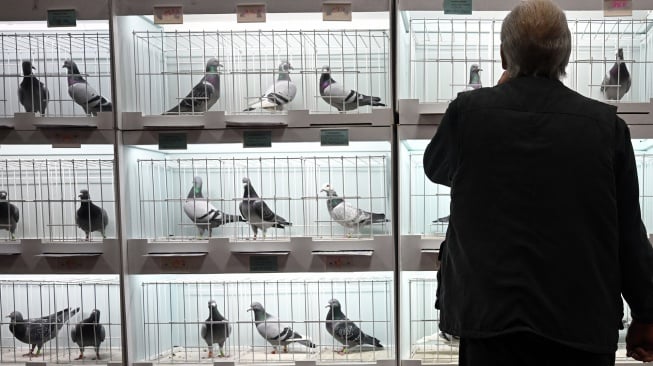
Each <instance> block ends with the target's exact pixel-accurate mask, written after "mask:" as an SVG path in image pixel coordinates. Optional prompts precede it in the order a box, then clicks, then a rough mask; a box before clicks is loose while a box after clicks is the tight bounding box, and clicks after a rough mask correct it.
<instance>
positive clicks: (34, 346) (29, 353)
mask: <svg viewBox="0 0 653 366" xmlns="http://www.w3.org/2000/svg"><path fill="white" fill-rule="evenodd" d="M34 348H36V345H33V346H32V349H30V350H29V352H28V353H26V354H24V355H23V356H29V357H30V358H32V356H36V355H35V354H34ZM40 350H41V349H40V348H39V351H40Z"/></svg>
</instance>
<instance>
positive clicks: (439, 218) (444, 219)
mask: <svg viewBox="0 0 653 366" xmlns="http://www.w3.org/2000/svg"><path fill="white" fill-rule="evenodd" d="M449 217H450V216H445V217H438V219H437V220H433V223H437V222H449Z"/></svg>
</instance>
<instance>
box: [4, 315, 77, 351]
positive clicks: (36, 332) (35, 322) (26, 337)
mask: <svg viewBox="0 0 653 366" xmlns="http://www.w3.org/2000/svg"><path fill="white" fill-rule="evenodd" d="M78 311H79V308H76V309H73V310H71V309H64V310H60V311H58V312H56V313H54V314H51V315H48V316H44V317H42V318H34V319H27V320H25V319H23V314H21V313H20V312H18V311H14V312H12V313H11V314H9V316H7V318H9V319H10V323H9V331H10V332H11V333H12V334H13V335H14V337H16V339H18V340H19V341H21V342H23V343H27V344H29V345H31V346H32V348H31V349H30V351H29V353H26V354H24V355H23V356H30V357H32V356H38V355H39V353H40V352H41V348H43V344H44V343H46V342H48V341H49V340H51V339H53V338H55V337H56V336H57V333H58V332H59V330H60V329H61V328H62V327H63V325H64V323H66V322H67V321H68V319H70V318H71V317H72V316H73V315H75V314H76V313H77V312H78ZM34 348H37V349H36V353H34Z"/></svg>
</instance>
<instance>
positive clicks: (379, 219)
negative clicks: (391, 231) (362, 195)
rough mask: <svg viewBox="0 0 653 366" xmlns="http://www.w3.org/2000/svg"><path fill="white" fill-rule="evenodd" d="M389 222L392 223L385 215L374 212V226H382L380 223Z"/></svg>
mask: <svg viewBox="0 0 653 366" xmlns="http://www.w3.org/2000/svg"><path fill="white" fill-rule="evenodd" d="M388 221H390V220H388V219H386V218H385V214H383V213H374V212H372V223H373V224H380V223H383V222H388Z"/></svg>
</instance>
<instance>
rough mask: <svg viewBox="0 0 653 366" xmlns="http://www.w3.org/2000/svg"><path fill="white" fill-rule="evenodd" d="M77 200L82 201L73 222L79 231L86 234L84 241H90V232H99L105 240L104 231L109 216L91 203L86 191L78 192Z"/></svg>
mask: <svg viewBox="0 0 653 366" xmlns="http://www.w3.org/2000/svg"><path fill="white" fill-rule="evenodd" d="M79 193H80V195H79V198H80V200H81V201H82V202H81V204H80V205H79V209H78V210H77V216H76V217H75V222H76V223H77V226H79V228H80V229H82V230H84V232H85V233H86V240H91V232H93V231H99V232H100V233H102V237H103V238H106V235H105V230H106V228H107V225H108V224H109V215H107V211H105V210H104V209H103V208H102V207H99V206H97V205H96V204H94V203H93V202H91V196H90V195H89V194H88V190H86V189H82V190H81V191H79Z"/></svg>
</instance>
